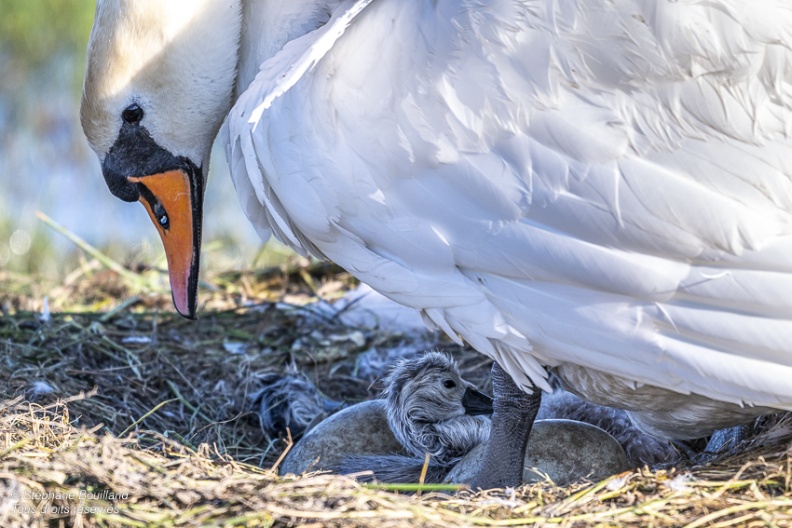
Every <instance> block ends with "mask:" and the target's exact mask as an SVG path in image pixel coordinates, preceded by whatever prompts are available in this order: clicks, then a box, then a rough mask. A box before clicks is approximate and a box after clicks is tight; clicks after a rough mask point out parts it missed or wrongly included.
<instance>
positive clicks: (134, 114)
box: [121, 103, 143, 125]
mask: <svg viewBox="0 0 792 528" xmlns="http://www.w3.org/2000/svg"><path fill="white" fill-rule="evenodd" d="M121 119H123V120H124V122H125V123H129V124H130V125H137V124H138V123H140V121H141V120H142V119H143V109H142V108H140V106H139V105H138V104H137V103H132V104H131V105H129V106H127V107H126V108H124V111H123V112H121Z"/></svg>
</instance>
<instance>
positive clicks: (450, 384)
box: [443, 379, 456, 389]
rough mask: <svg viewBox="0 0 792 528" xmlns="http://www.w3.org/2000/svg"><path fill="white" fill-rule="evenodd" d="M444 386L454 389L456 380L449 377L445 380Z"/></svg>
mask: <svg viewBox="0 0 792 528" xmlns="http://www.w3.org/2000/svg"><path fill="white" fill-rule="evenodd" d="M443 387H445V388H446V389H453V388H454V387H456V382H455V381H454V380H452V379H447V380H445V381H444V382H443Z"/></svg>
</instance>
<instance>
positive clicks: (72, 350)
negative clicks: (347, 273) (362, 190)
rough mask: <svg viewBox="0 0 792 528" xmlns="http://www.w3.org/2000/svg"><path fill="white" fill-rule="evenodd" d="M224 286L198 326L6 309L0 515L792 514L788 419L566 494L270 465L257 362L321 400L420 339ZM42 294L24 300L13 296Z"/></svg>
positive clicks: (426, 518) (745, 522)
mask: <svg viewBox="0 0 792 528" xmlns="http://www.w3.org/2000/svg"><path fill="white" fill-rule="evenodd" d="M303 271H304V272H305V270H303ZM312 273H313V271H310V272H308V276H307V279H308V280H304V281H303V282H301V284H302V285H303V286H302V287H295V284H296V283H298V282H300V281H292V282H291V283H289V284H286V283H285V282H283V283H281V284H280V287H276V288H275V290H276V291H277V292H278V295H279V296H280V298H283V295H284V294H286V295H291V296H292V298H294V296H297V295H303V296H305V297H306V298H309V297H310V296H311V295H312V294H313V292H315V291H316V290H317V289H318V288H321V287H322V286H323V285H327V284H329V283H330V282H332V281H336V280H338V279H337V276H332V277H330V278H326V277H323V276H321V272H320V273H319V274H317V275H311V274H312ZM244 276H245V277H247V286H246V288H247V289H248V290H249V291H248V293H246V294H245V295H244V300H245V303H249V302H251V301H257V302H261V301H263V300H264V299H267V298H269V297H266V296H264V294H262V296H258V297H257V296H256V295H254V294H251V293H250V292H254V291H264V290H265V289H266V288H262V287H261V286H260V283H259V282H256V280H257V279H256V277H259V278H261V277H265V275H244ZM283 276H285V275H283ZM105 279H106V277H105V278H103V280H105ZM236 279H238V280H239V278H238V277H237V278H236ZM267 280H272V277H268V278H267ZM309 281H311V282H312V283H313V284H312V285H310V286H311V287H308V285H309ZM242 282H244V281H242ZM214 284H215V285H217V284H220V283H219V282H217V281H215V282H214ZM317 285H319V286H318V287H317ZM81 288H83V289H87V288H85V286H84V285H83V286H81ZM257 289H258V290H257ZM223 292H224V290H223V286H222V285H221V286H219V287H218V288H217V290H216V291H215V292H214V293H213V294H212V303H213V306H214V307H216V308H218V309H223V311H212V312H208V313H204V314H202V317H201V320H200V321H199V323H198V324H195V323H193V322H189V321H185V320H182V319H181V318H179V317H178V316H176V315H174V314H172V313H171V312H163V313H152V312H148V313H145V312H144V313H135V312H134V309H135V307H138V308H139V307H141V306H142V307H143V308H144V309H150V308H151V307H152V306H154V307H156V306H158V303H159V302H161V301H162V299H158V298H154V299H152V300H149V301H147V303H144V304H143V305H141V304H140V303H136V302H126V303H125V302H124V301H119V300H118V299H116V301H115V305H116V306H119V305H120V306H122V308H123V309H121V310H118V311H113V310H111V311H109V312H106V313H104V314H99V313H84V314H79V313H72V314H63V313H61V314H52V315H50V316H49V320H47V321H44V320H42V317H41V314H39V313H31V312H14V310H10V311H8V313H7V314H6V315H4V316H2V317H0V526H3V527H13V526H204V525H219V524H223V525H229V526H230V525H239V526H287V525H288V526H293V525H305V526H310V525H314V526H372V527H374V526H376V527H390V526H455V527H458V526H474V525H503V526H514V525H533V524H538V525H560V526H614V525H624V526H685V525H686V526H688V527H689V528H695V527H698V526H718V527H728V526H792V458H791V457H792V450H790V430H792V419H790V417H789V416H788V415H787V416H778V417H774V418H766V419H764V420H762V427H760V429H761V430H762V431H763V432H762V433H760V434H759V435H758V436H757V437H756V438H754V439H753V441H752V444H751V445H750V446H748V448H746V449H745V450H744V452H742V453H741V454H740V455H738V456H733V457H731V458H729V459H726V460H720V461H718V462H716V463H715V464H713V465H710V466H708V467H703V468H684V467H677V468H671V469H668V470H658V471H649V470H647V469H644V470H640V471H633V472H629V473H625V474H622V475H617V476H614V477H612V478H610V479H608V480H606V481H604V482H600V483H594V484H578V485H574V486H572V487H569V488H558V487H556V486H554V485H553V484H552V483H549V482H546V483H542V484H535V485H531V486H523V487H520V488H518V489H517V490H505V491H504V490H500V491H493V492H489V493H483V494H472V493H470V492H462V493H457V494H451V493H450V492H449V490H447V489H445V488H439V487H434V486H426V487H423V488H421V487H419V486H406V487H405V486H402V487H399V486H385V485H383V486H381V487H377V486H374V487H371V486H366V485H361V484H358V483H356V482H354V481H352V480H351V479H347V478H345V477H339V476H332V475H308V476H304V477H299V478H282V477H278V476H276V474H275V473H274V472H273V471H271V470H270V469H269V468H271V467H272V466H273V465H275V464H277V462H278V459H279V457H280V456H281V454H282V452H283V450H284V449H285V448H286V447H287V442H284V441H283V440H282V439H276V438H269V437H267V436H266V435H264V434H263V433H262V432H261V429H260V427H259V424H258V419H257V416H256V413H255V406H253V405H251V401H250V400H251V398H250V395H252V394H254V393H255V392H256V390H257V389H258V388H259V385H257V383H258V380H259V379H260V377H261V376H260V374H261V372H284V371H285V369H286V367H287V366H288V365H294V364H296V365H299V366H300V368H301V370H302V371H303V372H306V373H307V374H308V376H309V377H310V378H311V379H312V380H314V381H315V382H316V383H317V385H318V386H319V388H320V389H321V390H322V391H323V392H325V394H327V395H328V396H329V397H331V398H333V399H336V400H345V401H347V402H350V403H351V402H355V401H359V400H362V399H365V398H368V397H371V396H373V395H374V394H375V393H376V387H372V385H371V383H370V381H371V380H370V381H365V380H360V379H359V378H357V377H356V376H355V375H354V374H355V368H356V367H355V365H356V358H357V357H359V355H360V354H361V353H363V352H364V351H367V350H371V349H373V348H380V349H386V348H387V347H389V346H405V344H407V345H406V346H409V343H410V336H390V335H383V334H381V333H378V332H377V331H374V330H370V329H353V328H347V327H344V326H343V325H341V324H340V323H339V322H338V321H337V320H335V319H334V318H333V317H331V316H328V315H327V313H326V312H325V313H322V314H317V313H315V312H314V311H312V310H311V309H310V308H305V307H299V306H293V305H286V304H282V303H280V304H274V303H264V304H258V305H253V306H247V307H240V304H242V303H240V294H239V292H238V291H233V292H230V293H227V294H226V295H225V297H224V293H223ZM72 295H74V291H72ZM266 295H272V293H271V292H270V293H269V294H266ZM165 300H167V298H166V299H165ZM270 300H271V298H270ZM35 302H37V301H36V299H35V298H34V297H33V296H29V297H27V298H25V297H24V296H23V295H21V294H20V296H18V297H17V298H15V299H13V302H10V304H11V305H12V306H29V305H31V304H33V303H35ZM69 302H71V303H72V304H71V305H70V309H72V310H74V311H80V310H79V306H76V305H75V304H74V302H75V301H74V298H72V299H71V300H70V301H69ZM52 305H53V306H61V307H62V306H66V305H67V302H66V301H65V300H63V299H53V300H52ZM44 319H46V317H45V318H44ZM438 339H439V338H438ZM420 346H421V347H424V346H427V343H426V342H424V341H422V342H421V343H420ZM433 346H437V347H440V348H444V349H446V350H449V351H451V352H453V353H454V354H455V356H456V357H457V359H458V360H459V361H460V363H461V370H462V371H463V375H464V376H465V378H467V379H477V378H478V379H481V378H482V377H484V376H486V371H487V368H488V365H487V362H486V361H482V358H481V356H479V355H477V354H475V353H474V352H472V351H470V350H461V349H458V348H455V347H452V346H449V345H448V344H447V343H446V342H444V341H442V340H439V341H438V342H437V343H435V344H433ZM399 489H402V490H406V491H412V492H414V491H416V490H417V491H419V493H418V494H404V493H398V492H397V490H399Z"/></svg>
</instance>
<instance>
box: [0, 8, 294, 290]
mask: <svg viewBox="0 0 792 528" xmlns="http://www.w3.org/2000/svg"><path fill="white" fill-rule="evenodd" d="M94 7H95V1H94V0H0V270H10V271H13V272H22V273H43V274H47V275H62V274H64V273H68V272H69V271H71V270H73V269H74V267H75V266H76V265H78V263H79V261H80V259H81V258H84V257H82V255H81V252H80V250H79V249H78V248H76V246H74V244H72V243H71V242H69V241H68V240H66V239H65V238H64V237H62V236H61V235H59V234H58V233H57V232H55V231H53V230H52V229H51V228H50V227H48V226H46V225H45V224H44V223H42V222H41V221H40V220H38V219H37V217H36V214H35V213H36V211H37V210H40V211H42V212H44V213H45V214H47V215H48V216H50V217H52V218H53V219H54V220H56V221H57V222H59V223H60V224H62V225H63V226H65V227H66V228H67V229H68V230H69V231H71V232H73V233H74V234H76V235H78V236H80V237H82V238H84V239H85V240H86V241H88V242H89V243H90V244H92V245H95V246H97V247H99V248H100V249H101V250H102V251H103V252H105V253H106V254H108V255H109V256H110V257H112V258H114V259H116V260H117V261H119V262H122V263H147V264H156V265H160V266H161V265H163V262H164V257H163V251H162V248H161V245H160V242H159V239H158V237H157V235H156V232H155V230H154V227H153V226H152V225H151V224H150V221H149V220H148V217H147V215H146V213H145V211H144V209H143V207H142V206H141V205H140V204H127V203H124V202H122V201H120V200H118V199H117V198H115V197H113V196H112V195H111V194H110V192H109V191H108V190H107V187H106V186H105V183H104V179H103V178H102V175H101V171H100V168H99V163H98V161H97V158H96V156H95V154H94V153H93V151H91V149H90V147H89V146H88V143H87V141H86V140H85V138H84V136H83V134H82V130H81V129H80V123H79V104H80V91H81V85H82V76H83V71H84V67H85V66H84V63H85V51H86V46H87V42H88V35H89V33H90V29H91V23H92V21H93V13H94ZM261 246H262V243H261V241H260V240H259V239H258V237H257V236H256V234H255V233H254V231H253V228H252V227H251V226H250V225H249V223H248V221H247V219H246V218H245V217H244V215H243V214H242V212H241V211H240V208H239V206H238V203H237V199H236V195H235V192H234V189H233V185H232V183H231V180H230V178H229V176H228V170H227V166H226V163H225V158H224V156H223V154H222V152H220V150H219V149H215V154H214V157H213V159H212V164H211V171H210V176H209V183H208V187H207V192H206V209H205V215H204V250H205V251H204V256H203V259H202V264H203V265H204V267H208V268H210V269H228V268H231V267H234V268H245V267H250V266H251V265H253V261H254V259H256V257H257V256H258V257H259V258H260V257H261V255H260V254H259V250H260V249H261ZM271 253H275V254H282V250H280V249H278V248H275V249H274V250H273V251H272V252H271ZM270 258H273V256H272V255H270V256H269V257H267V256H265V260H268V259H270ZM264 263H266V262H264ZM259 264H262V262H259Z"/></svg>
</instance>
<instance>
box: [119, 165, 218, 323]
mask: <svg viewBox="0 0 792 528" xmlns="http://www.w3.org/2000/svg"><path fill="white" fill-rule="evenodd" d="M196 180H200V181H198V182H197V183H195V182H193V181H192V180H191V178H190V175H189V174H187V173H186V172H185V171H184V170H181V169H177V170H171V171H168V172H162V173H159V174H151V175H149V176H143V177H130V178H129V181H130V182H133V183H136V184H137V187H138V189H139V191H140V202H141V203H142V204H143V205H144V206H145V207H146V210H147V211H148V213H149V216H150V217H151V221H152V222H154V225H155V226H156V228H157V232H159V235H160V238H161V239H162V245H163V246H165V255H166V256H167V258H168V273H169V275H170V284H171V292H172V295H173V304H174V306H176V310H177V311H178V312H179V313H180V314H181V315H183V316H184V317H187V318H189V319H194V318H195V311H196V303H197V297H198V269H199V263H200V252H201V216H202V211H201V210H202V206H203V191H202V189H200V187H201V184H202V183H203V182H202V180H201V176H200V175H198V176H197V178H196ZM196 187H199V188H196Z"/></svg>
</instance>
